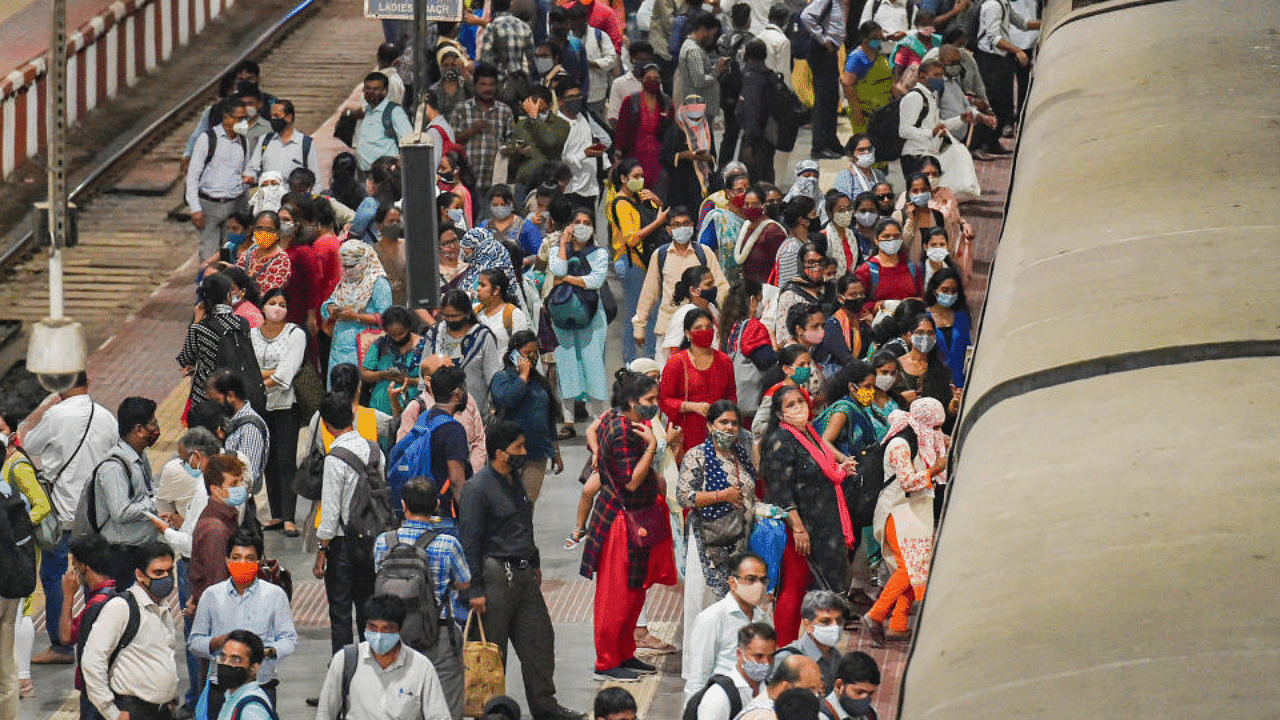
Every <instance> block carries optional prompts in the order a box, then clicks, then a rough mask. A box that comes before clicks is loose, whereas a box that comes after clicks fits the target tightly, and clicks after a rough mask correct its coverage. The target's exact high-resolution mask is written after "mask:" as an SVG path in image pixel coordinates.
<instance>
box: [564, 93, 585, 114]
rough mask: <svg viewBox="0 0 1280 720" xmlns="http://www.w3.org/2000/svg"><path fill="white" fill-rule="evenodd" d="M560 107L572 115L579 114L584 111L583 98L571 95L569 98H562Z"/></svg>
mask: <svg viewBox="0 0 1280 720" xmlns="http://www.w3.org/2000/svg"><path fill="white" fill-rule="evenodd" d="M560 109H561V110H563V111H565V112H566V113H569V114H570V115H577V114H578V113H580V112H582V98H580V97H571V98H569V99H568V100H561V101H560Z"/></svg>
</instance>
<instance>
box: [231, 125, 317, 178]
mask: <svg viewBox="0 0 1280 720" xmlns="http://www.w3.org/2000/svg"><path fill="white" fill-rule="evenodd" d="M306 137H307V135H306V134H304V133H303V132H302V131H300V130H297V129H295V130H294V131H293V133H292V134H291V135H290V136H289V141H288V142H284V141H282V140H281V139H280V136H279V135H277V134H275V133H267V134H266V135H264V136H263V138H262V142H260V143H258V144H257V145H256V146H254V148H253V159H252V160H250V161H249V164H248V166H247V167H246V168H245V169H244V174H245V175H248V176H249V177H252V178H255V179H256V178H258V177H260V176H261V175H262V173H265V172H278V173H280V177H282V178H284V179H285V180H286V181H287V180H288V179H289V173H291V172H293V171H294V170H295V169H297V168H300V167H304V168H307V169H308V170H310V171H311V172H313V173H315V174H316V177H320V153H319V152H318V151H317V148H316V143H314V142H312V143H311V152H309V153H307V154H306V157H303V155H302V148H303V146H304V145H305V144H306V142H305V138H306Z"/></svg>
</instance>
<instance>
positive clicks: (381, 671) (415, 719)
mask: <svg viewBox="0 0 1280 720" xmlns="http://www.w3.org/2000/svg"><path fill="white" fill-rule="evenodd" d="M359 648H360V650H359V656H358V659H357V661H356V672H355V675H352V676H351V686H350V692H349V693H348V694H347V697H348V701H349V705H348V709H347V720H451V716H450V715H449V705H448V703H447V702H445V699H444V690H443V689H442V688H441V686H440V678H439V677H438V676H437V675H436V669H435V668H434V667H432V665H431V661H430V660H427V659H426V658H425V657H423V656H422V655H421V654H420V653H418V652H417V651H416V650H413V649H411V648H410V647H408V646H407V645H403V644H402V645H400V652H399V654H397V655H396V659H395V660H392V661H391V664H390V665H388V666H387V667H385V668H383V667H382V665H380V664H379V663H378V660H377V658H375V657H374V656H373V653H372V652H370V651H369V643H367V642H362V643H360V645H359ZM342 656H343V651H342V650H339V651H338V652H337V653H336V654H335V655H334V656H333V660H332V661H331V662H330V663H329V672H328V674H326V675H325V678H324V687H323V689H321V691H320V705H319V707H318V708H317V709H316V720H336V719H337V717H338V713H339V712H340V711H341V710H342V664H343V658H342ZM107 720H112V719H111V718H108V719H107Z"/></svg>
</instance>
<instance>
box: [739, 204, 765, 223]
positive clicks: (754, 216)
mask: <svg viewBox="0 0 1280 720" xmlns="http://www.w3.org/2000/svg"><path fill="white" fill-rule="evenodd" d="M742 217H744V218H746V219H747V220H748V221H749V222H755V221H757V220H759V219H760V218H762V217H764V208H762V207H744V208H742Z"/></svg>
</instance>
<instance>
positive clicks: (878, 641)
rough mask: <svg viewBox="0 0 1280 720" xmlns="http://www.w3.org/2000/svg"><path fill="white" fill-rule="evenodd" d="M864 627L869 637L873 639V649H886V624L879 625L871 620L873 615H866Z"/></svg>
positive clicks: (863, 621)
mask: <svg viewBox="0 0 1280 720" xmlns="http://www.w3.org/2000/svg"><path fill="white" fill-rule="evenodd" d="M862 627H864V628H866V630H867V637H869V638H870V639H871V645H872V646H873V647H884V623H878V622H876V621H875V620H872V619H871V613H864V614H863V616H862Z"/></svg>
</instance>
